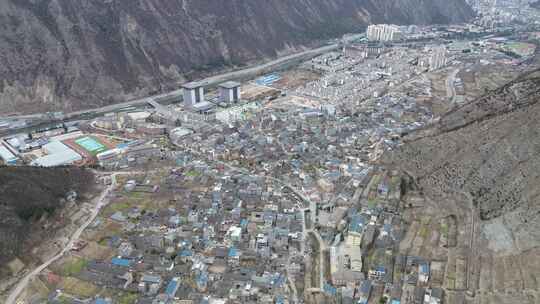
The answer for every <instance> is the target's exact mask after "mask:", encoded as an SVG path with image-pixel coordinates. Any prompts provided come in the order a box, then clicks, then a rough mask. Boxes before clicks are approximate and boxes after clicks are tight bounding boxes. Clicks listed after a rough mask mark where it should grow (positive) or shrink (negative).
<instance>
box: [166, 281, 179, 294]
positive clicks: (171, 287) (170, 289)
mask: <svg viewBox="0 0 540 304" xmlns="http://www.w3.org/2000/svg"><path fill="white" fill-rule="evenodd" d="M178 283H179V282H178V279H177V278H174V279H172V280H171V281H170V282H169V284H167V288H166V289H165V293H166V294H167V295H168V296H169V297H173V296H174V294H175V293H176V290H177V286H178Z"/></svg>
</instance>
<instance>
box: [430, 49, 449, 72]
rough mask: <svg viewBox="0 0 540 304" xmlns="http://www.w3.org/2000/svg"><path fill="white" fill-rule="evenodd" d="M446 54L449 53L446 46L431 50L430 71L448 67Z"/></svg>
mask: <svg viewBox="0 0 540 304" xmlns="http://www.w3.org/2000/svg"><path fill="white" fill-rule="evenodd" d="M446 53H447V51H446V48H445V47H444V46H439V47H435V48H432V49H431V56H429V69H430V70H431V71H433V70H438V69H440V68H442V67H444V66H445V65H446V63H447V58H446Z"/></svg>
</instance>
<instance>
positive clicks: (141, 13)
mask: <svg viewBox="0 0 540 304" xmlns="http://www.w3.org/2000/svg"><path fill="white" fill-rule="evenodd" d="M471 14H472V12H471V9H470V7H469V6H468V5H467V4H466V3H465V0H295V1H282V0H267V1H253V0H228V1H216V0H169V1H160V0H107V1H83V0H2V1H0V25H1V27H0V48H1V49H2V52H0V78H1V81H0V114H1V113H8V112H39V111H43V110H51V109H58V110H67V111H69V110H76V109H80V108H89V107H95V106H99V105H103V104H108V103H112V102H114V101H118V100H123V99H124V98H128V97H135V96H142V95H145V94H148V93H149V92H152V91H155V90H159V89H166V88H170V87H176V86H177V85H178V82H181V81H183V80H184V76H185V75H186V74H187V73H189V72H190V71H193V70H198V71H200V70H215V69H216V68H220V67H224V66H238V65H241V64H245V62H246V61H250V60H254V59H260V58H262V57H267V56H275V55H276V54H277V53H280V52H291V51H292V50H294V49H297V48H299V47H302V46H306V45H309V44H310V43H313V42H314V41H317V40H318V39H321V38H329V37H338V36H339V35H341V34H343V33H345V32H349V31H353V30H359V29H361V28H363V27H365V25H366V24H368V23H370V22H373V23H380V22H393V23H400V24H410V23H415V24H432V23H450V22H461V21H464V20H466V19H468V18H470V17H471Z"/></svg>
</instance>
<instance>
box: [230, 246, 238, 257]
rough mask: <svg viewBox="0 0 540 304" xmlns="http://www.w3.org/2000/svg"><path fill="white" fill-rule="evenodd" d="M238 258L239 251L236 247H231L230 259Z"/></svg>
mask: <svg viewBox="0 0 540 304" xmlns="http://www.w3.org/2000/svg"><path fill="white" fill-rule="evenodd" d="M237 256H238V250H237V249H236V248H234V247H231V248H230V249H229V257H230V258H232V257H237Z"/></svg>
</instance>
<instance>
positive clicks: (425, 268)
mask: <svg viewBox="0 0 540 304" xmlns="http://www.w3.org/2000/svg"><path fill="white" fill-rule="evenodd" d="M420 272H422V273H429V266H428V264H426V263H422V264H420Z"/></svg>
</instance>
